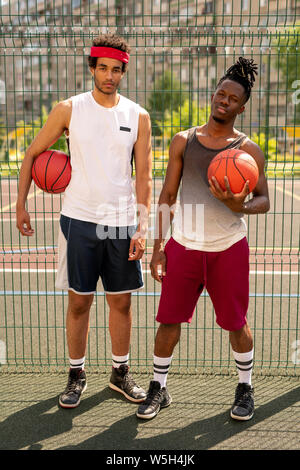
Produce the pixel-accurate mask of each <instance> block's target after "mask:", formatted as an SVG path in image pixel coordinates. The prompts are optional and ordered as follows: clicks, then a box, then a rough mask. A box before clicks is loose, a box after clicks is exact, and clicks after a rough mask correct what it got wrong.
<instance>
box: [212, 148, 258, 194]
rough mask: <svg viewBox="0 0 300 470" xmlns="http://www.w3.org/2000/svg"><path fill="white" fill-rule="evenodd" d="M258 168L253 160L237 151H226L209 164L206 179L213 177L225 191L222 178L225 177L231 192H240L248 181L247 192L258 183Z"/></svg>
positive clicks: (244, 153) (246, 154)
mask: <svg viewBox="0 0 300 470" xmlns="http://www.w3.org/2000/svg"><path fill="white" fill-rule="evenodd" d="M258 173H259V172H258V166H257V164H256V161H255V160H254V158H253V157H252V156H251V155H249V154H248V153H246V152H243V151H242V150H238V149H227V150H223V151H222V152H220V153H218V154H217V155H216V156H215V157H214V158H213V159H212V161H211V162H210V165H209V167H208V171H207V178H208V180H210V179H211V178H212V177H213V176H214V177H215V178H216V180H217V181H218V183H219V185H220V187H221V188H222V190H223V191H225V190H226V186H225V182H224V176H227V178H228V181H229V185H230V189H231V191H232V192H233V193H234V194H236V193H240V192H242V190H243V188H244V186H245V183H246V181H249V191H250V193H251V192H252V191H253V189H254V188H255V186H256V185H257V181H258Z"/></svg>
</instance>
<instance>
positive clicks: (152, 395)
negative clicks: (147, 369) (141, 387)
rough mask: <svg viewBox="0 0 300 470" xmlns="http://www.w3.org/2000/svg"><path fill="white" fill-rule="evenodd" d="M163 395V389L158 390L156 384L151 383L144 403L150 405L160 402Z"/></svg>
mask: <svg viewBox="0 0 300 470" xmlns="http://www.w3.org/2000/svg"><path fill="white" fill-rule="evenodd" d="M161 393H162V389H161V388H160V389H158V388H157V386H156V384H155V382H151V383H150V386H149V390H148V393H147V397H146V400H145V402H144V403H145V404H147V405H148V404H149V403H153V402H154V403H156V402H158V401H159V400H160V396H161Z"/></svg>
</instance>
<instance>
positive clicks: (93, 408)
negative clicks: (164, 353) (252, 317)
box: [0, 382, 300, 450]
mask: <svg viewBox="0 0 300 470" xmlns="http://www.w3.org/2000/svg"><path fill="white" fill-rule="evenodd" d="M298 383H299V382H298ZM275 388H276V391H277V392H278V388H277V387H275ZM276 391H275V393H276ZM211 392H212V393H213V390H212V391H211ZM24 401H26V400H23V406H24ZM199 401H200V400H198V403H197V402H195V403H193V400H188V399H187V401H186V404H185V403H184V402H182V403H180V406H181V407H182V410H183V416H184V414H185V411H189V412H190V416H192V417H193V416H194V417H193V418H192V419H193V421H192V422H191V423H189V424H185V422H184V419H182V418H180V417H179V418H178V417H176V415H177V411H178V410H176V400H174V402H175V403H174V405H171V407H170V408H169V409H168V410H163V411H162V412H161V413H160V414H159V415H158V417H157V418H155V420H150V421H142V420H138V419H137V418H136V416H135V410H136V405H132V404H129V405H128V402H126V400H125V399H123V397H121V396H120V398H119V397H117V398H116V396H115V394H114V392H112V391H111V390H110V389H109V388H108V387H105V388H104V389H103V390H101V391H100V392H98V393H95V394H93V395H90V396H86V397H84V398H83V399H82V402H81V404H80V406H79V407H78V408H76V409H73V410H63V409H61V408H59V407H58V404H57V395H56V396H54V397H52V398H49V399H46V400H42V401H37V403H35V404H33V405H30V406H28V407H25V408H23V409H22V410H19V411H16V412H15V413H11V414H10V415H9V416H8V417H7V418H6V419H4V420H3V421H2V422H0V436H1V440H0V449H6V450H17V449H24V448H26V449H29V450H39V449H53V450H143V449H145V450H174V449H177V450H202V449H212V448H222V446H223V447H224V448H225V449H226V448H229V447H230V448H233V446H234V445H236V448H238V445H239V443H241V442H244V445H245V448H247V439H248V436H249V434H251V433H252V436H251V438H252V444H251V445H252V448H253V434H255V433H256V434H257V436H256V437H254V445H255V439H257V449H260V448H261V446H262V442H263V439H264V438H265V439H266V440H265V444H264V448H266V449H267V448H268V444H267V442H268V441H267V437H266V435H268V439H269V442H270V446H271V447H272V445H273V448H280V433H282V435H284V434H285V437H286V434H287V433H290V436H289V439H290V441H289V442H290V445H291V447H290V449H293V448H300V447H299V442H298V441H299V439H298V438H297V440H296V441H295V440H293V439H294V437H295V438H296V435H299V428H298V431H297V429H295V428H294V429H291V428H289V429H287V426H288V425H289V424H288V422H289V417H291V416H292V415H293V414H292V413H291V411H292V408H293V407H294V410H297V409H298V410H299V405H298V406H297V405H296V404H297V403H298V404H299V402H300V386H297V387H296V388H293V389H292V390H290V391H288V392H286V393H283V394H282V395H280V396H277V397H276V398H274V399H271V400H270V401H268V402H267V403H263V404H261V405H260V406H257V408H256V412H255V416H254V418H253V419H252V420H251V421H247V422H237V421H233V420H231V419H230V417H229V408H230V406H228V407H227V405H226V404H223V405H222V406H221V412H220V413H218V412H217V413H216V409H217V408H213V396H212V395H211V396H210V403H208V404H206V405H207V408H210V409H211V410H212V412H213V413H214V415H213V416H209V417H203V419H201V417H200V419H198V416H201V415H198V412H197V413H195V414H193V408H195V409H196V408H197V406H199ZM206 405H205V404H204V406H206ZM6 406H7V405H6ZM128 407H129V408H128ZM225 408H226V411H224V409H225ZM104 410H105V413H103V411H104ZM119 410H120V413H119V414H120V417H118V412H119ZM124 414H125V416H122V415H124ZM204 414H205V413H204ZM206 414H207V413H206ZM276 416H277V418H275V422H276V425H275V427H273V431H276V433H277V438H276V439H277V440H276V442H275V443H274V442H273V444H272V441H270V436H271V437H272V429H271V428H272V422H273V421H272V419H271V420H270V418H274V417H276ZM278 416H279V417H280V418H278ZM298 418H299V416H298ZM186 422H188V420H187V421H186ZM75 423H76V424H75ZM174 423H176V429H174ZM290 425H291V427H292V426H293V425H292V422H290ZM86 428H88V429H89V437H87V438H85V435H86V434H85V429H86ZM168 429H171V430H170V431H168ZM294 435H295V436H294ZM241 436H243V437H242V438H241ZM79 437H80V439H79ZM79 440H80V442H78V441H79ZM43 441H44V442H43ZM295 442H296V444H295ZM297 442H298V444H297ZM226 443H227V444H228V443H230V445H229V446H228V445H227V447H226ZM297 445H298V447H297ZM295 446H296V447H295ZM284 447H285V448H286V444H285V445H284Z"/></svg>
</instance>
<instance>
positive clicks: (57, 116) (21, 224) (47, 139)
mask: <svg viewBox="0 0 300 470" xmlns="http://www.w3.org/2000/svg"><path fill="white" fill-rule="evenodd" d="M71 112H72V104H71V101H70V100H66V101H61V102H60V103H58V104H57V105H56V106H55V107H54V108H53V109H52V111H51V112H50V114H49V116H48V119H47V121H46V122H45V124H44V126H43V127H42V129H41V130H40V132H39V133H38V134H37V136H36V137H35V139H34V140H33V141H32V143H31V144H30V146H29V147H28V149H27V150H26V153H25V156H24V159H23V162H22V166H21V170H20V176H19V190H18V199H17V205H16V218H17V228H18V229H19V231H20V232H21V234H22V235H26V236H31V235H33V233H34V231H33V229H32V227H31V223H30V216H29V214H28V212H27V211H26V209H25V204H26V200H27V196H28V192H29V189H30V185H31V180H32V176H31V170H32V165H33V161H34V159H35V158H36V157H37V156H38V155H40V153H42V152H44V151H45V150H47V149H48V148H49V147H51V145H53V143H54V142H56V141H57V139H58V138H59V137H60V136H61V135H62V133H63V132H64V131H65V130H66V129H68V128H69V123H70V119H71Z"/></svg>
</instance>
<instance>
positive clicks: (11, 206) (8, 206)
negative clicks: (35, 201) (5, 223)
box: [0, 189, 43, 214]
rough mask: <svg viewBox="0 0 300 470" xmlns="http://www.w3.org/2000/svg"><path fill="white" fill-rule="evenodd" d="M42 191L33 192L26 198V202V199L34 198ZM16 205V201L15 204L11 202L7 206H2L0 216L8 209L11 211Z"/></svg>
mask: <svg viewBox="0 0 300 470" xmlns="http://www.w3.org/2000/svg"><path fill="white" fill-rule="evenodd" d="M42 192H43V191H42V190H41V189H37V190H36V191H35V192H33V193H31V194H29V195H28V196H27V201H28V199H32V198H33V197H34V196H36V195H37V194H40V193H42ZM16 205H17V201H15V202H11V203H10V204H8V205H7V206H4V207H3V208H2V209H0V213H1V214H4V213H5V212H6V211H8V210H9V209H12V208H13V207H15V206H16Z"/></svg>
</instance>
